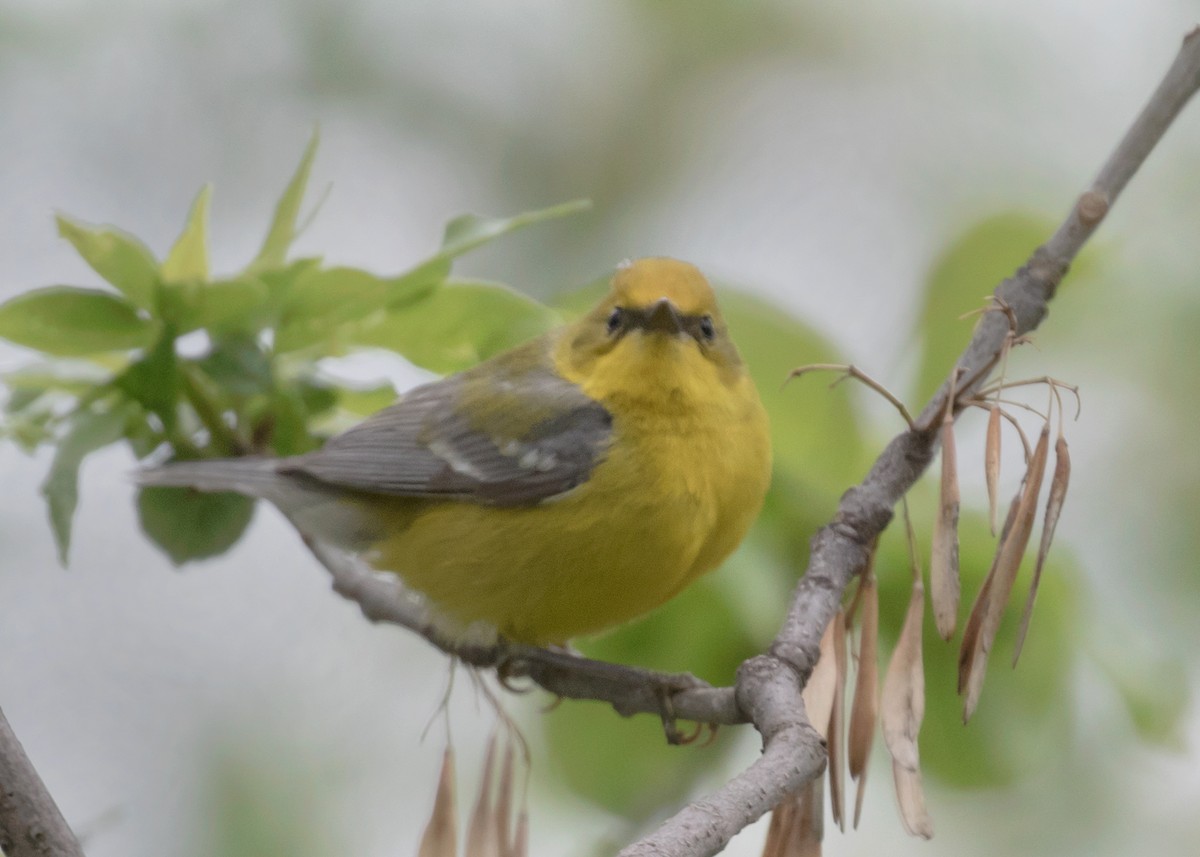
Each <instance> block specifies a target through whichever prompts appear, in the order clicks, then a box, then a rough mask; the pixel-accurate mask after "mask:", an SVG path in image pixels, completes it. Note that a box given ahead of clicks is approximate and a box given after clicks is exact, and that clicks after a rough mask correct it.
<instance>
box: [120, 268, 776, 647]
mask: <svg viewBox="0 0 1200 857" xmlns="http://www.w3.org/2000/svg"><path fill="white" fill-rule="evenodd" d="M770 467H771V451H770V439H769V436H768V428H767V418H766V413H765V412H764V410H763V407H762V404H761V402H760V401H759V398H758V393H757V392H756V391H755V389H754V385H753V382H752V381H751V380H750V376H749V374H748V373H747V371H746V367H745V365H744V364H743V363H742V360H741V358H740V356H739V355H738V352H737V349H736V348H735V347H734V344H733V342H732V341H731V340H730V338H729V334H728V332H727V330H726V327H725V324H724V322H723V321H722V319H721V314H720V312H719V310H718V309H717V304H716V300H715V298H714V296H713V292H712V288H711V287H710V286H709V284H708V282H707V281H706V280H705V278H704V276H703V275H702V274H701V273H700V272H699V271H698V270H697V269H696V268H694V267H693V266H691V265H688V264H686V263H684V262H679V261H676V260H673V259H642V260H640V261H637V262H633V263H628V264H626V265H623V266H621V267H620V268H619V269H618V271H617V273H616V275H615V276H614V278H613V281H612V291H611V292H610V293H609V295H608V296H607V297H605V298H604V300H602V301H601V302H600V304H599V305H598V306H596V307H595V309H593V310H592V311H591V312H590V313H588V314H587V315H586V316H584V317H583V318H581V319H580V320H579V321H577V322H575V323H574V324H570V325H568V326H566V327H563V328H561V329H559V330H556V331H553V332H551V333H548V334H546V335H545V336H543V337H541V338H539V339H536V340H534V341H532V342H529V343H526V344H525V345H522V346H519V347H517V348H514V349H512V350H511V351H508V352H505V353H504V354H500V355H498V356H496V357H494V358H492V359H491V360H488V361H486V362H484V363H481V364H480V365H479V366H476V367H475V368H473V369H470V370H468V371H466V372H462V373H459V374H457V375H452V376H450V377H447V378H444V379H442V380H440V381H436V382H434V383H431V384H426V385H424V386H421V387H417V388H416V389H414V390H412V391H411V392H409V393H408V394H407V395H406V396H404V397H403V399H402V400H401V401H400V402H399V403H398V404H395V405H393V406H391V407H389V408H386V409H384V410H382V411H380V412H379V413H377V414H375V415H374V416H372V417H370V418H369V419H367V420H366V421H364V422H363V423H362V424H360V425H358V426H356V427H354V428H352V429H350V430H349V431H347V432H345V433H343V434H340V435H338V436H336V437H334V438H332V439H331V440H329V441H328V443H326V444H325V446H324V447H323V448H322V449H321V450H319V451H317V452H312V453H309V454H307V455H300V456H295V457H292V458H282V459H248V458H242V459H224V460H213V461H194V462H181V463H177V464H169V465H166V466H164V467H160V468H155V469H151V470H147V471H144V472H143V473H142V474H141V475H140V481H141V482H142V483H143V484H147V485H179V486H192V487H195V488H198V489H200V490H204V491H223V490H232V491H238V492H241V493H243V494H248V495H251V496H255V497H262V498H265V499H267V500H270V501H271V502H272V503H274V504H275V505H276V506H278V507H279V508H280V509H281V510H282V511H283V512H284V514H286V515H287V516H288V517H289V518H291V519H292V520H293V521H294V522H295V524H296V525H297V527H298V528H299V529H300V530H301V531H302V532H304V533H306V534H308V535H310V536H312V537H315V538H317V539H320V540H323V541H326V542H328V543H330V544H332V545H335V546H338V547H341V548H345V549H349V550H352V551H354V552H357V553H358V554H359V555H361V556H362V557H363V558H364V559H366V560H367V561H368V562H369V563H370V564H371V565H372V566H374V567H375V568H378V569H385V570H388V571H393V572H396V573H397V574H399V575H400V576H401V577H402V578H403V580H404V581H405V583H407V584H408V585H409V586H410V587H411V588H413V589H415V590H417V591H419V592H421V593H424V595H425V596H427V598H428V600H429V602H430V604H431V606H432V607H433V608H434V610H435V611H436V612H437V613H438V615H439V617H440V618H441V619H442V620H443V621H444V623H445V624H447V625H448V626H450V627H458V628H463V627H465V626H467V625H470V624H471V623H476V622H482V623H486V624H487V625H489V626H491V627H493V628H495V629H496V630H497V631H499V632H500V633H501V634H503V635H504V636H506V637H508V638H509V639H512V640H515V641H519V642H527V643H536V644H549V643H565V642H566V641H567V640H568V639H570V638H572V637H575V636H578V635H581V634H590V633H594V632H596V631H601V630H603V629H605V628H609V627H612V626H613V625H617V624H619V623H621V622H624V621H626V620H628V619H631V618H633V617H635V616H638V615H640V614H642V613H644V612H646V611H648V610H651V609H653V608H654V607H657V606H658V605H660V604H662V603H663V602H664V601H666V600H667V599H669V598H670V597H671V596H673V595H675V594H676V593H677V592H679V591H680V590H681V589H683V588H684V587H685V586H686V585H687V584H688V583H690V582H691V581H693V580H694V579H696V577H698V576H699V575H701V574H703V573H704V572H707V571H710V570H712V569H713V568H715V567H716V566H717V565H718V564H720V562H721V561H722V560H723V559H724V558H725V557H726V556H728V555H729V553H730V552H731V551H732V550H733V549H734V548H735V547H736V546H737V544H738V543H739V542H740V541H741V540H742V537H743V536H744V535H745V533H746V530H747V529H748V528H749V527H750V524H751V522H752V521H753V520H754V518H755V517H756V516H757V514H758V511H759V509H760V508H761V506H762V502H763V496H764V495H765V493H766V490H767V484H768V481H769V478H770Z"/></svg>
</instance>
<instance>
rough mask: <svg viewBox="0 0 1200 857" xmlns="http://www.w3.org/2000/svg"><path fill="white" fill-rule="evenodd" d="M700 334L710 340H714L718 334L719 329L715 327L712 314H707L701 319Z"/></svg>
mask: <svg viewBox="0 0 1200 857" xmlns="http://www.w3.org/2000/svg"><path fill="white" fill-rule="evenodd" d="M700 335H701V336H703V337H704V338H705V339H706V340H708V341H709V342H712V341H713V337H714V336H716V335H717V330H716V328H715V327H713V320H712V316H711V315H706V316H704V317H703V318H701V319H700Z"/></svg>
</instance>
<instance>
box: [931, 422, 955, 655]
mask: <svg viewBox="0 0 1200 857" xmlns="http://www.w3.org/2000/svg"><path fill="white" fill-rule="evenodd" d="M940 495H941V496H940V503H939V510H938V516H937V519H936V520H935V521H934V524H933V549H932V555H931V558H930V562H929V585H930V589H931V593H930V594H931V596H932V600H933V619H934V622H935V624H936V625H937V630H938V634H940V635H941V637H942V639H943V640H949V639H950V638H951V637H953V636H954V628H955V626H956V625H957V624H958V599H959V591H960V584H959V576H958V507H959V493H958V455H957V452H956V451H955V446H954V421H953V419H952V418H951V415H950V413H949V411H947V415H946V419H945V421H944V422H943V423H942V483H941V492H940Z"/></svg>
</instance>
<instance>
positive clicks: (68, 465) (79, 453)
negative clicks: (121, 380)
mask: <svg viewBox="0 0 1200 857" xmlns="http://www.w3.org/2000/svg"><path fill="white" fill-rule="evenodd" d="M129 417H130V410H129V407H128V406H123V405H118V406H116V407H113V408H110V409H108V410H105V411H96V410H81V411H77V412H76V413H75V414H74V415H73V416H72V417H71V418H70V421H69V423H68V428H67V432H66V434H65V435H63V437H62V439H61V440H60V441H59V442H58V450H57V452H55V454H54V460H53V461H52V462H51V464H50V472H49V474H47V476H46V481H45V482H43V483H42V489H41V493H42V496H43V497H45V498H46V503H47V506H48V508H49V511H50V527H51V529H52V530H53V531H54V541H55V544H57V545H58V558H59V562H61V563H62V564H63V566H66V564H67V552H68V549H69V548H70V545H71V521H72V519H73V518H74V516H75V507H76V505H77V504H78V502H79V466H80V464H82V463H83V460H84V458H86V457H87V456H88V455H89V454H90V453H92V452H94V451H96V450H97V449H100V448H102V447H105V446H108V445H109V444H110V443H115V442H116V441H118V440H120V439H121V438H122V437H123V436H124V434H125V425H126V423H127V422H128V420H129Z"/></svg>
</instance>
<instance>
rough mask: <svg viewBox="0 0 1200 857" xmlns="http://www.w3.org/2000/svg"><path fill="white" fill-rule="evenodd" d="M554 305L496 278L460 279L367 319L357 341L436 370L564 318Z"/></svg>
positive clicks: (477, 357)
mask: <svg viewBox="0 0 1200 857" xmlns="http://www.w3.org/2000/svg"><path fill="white" fill-rule="evenodd" d="M561 320H562V319H561V317H560V316H559V314H558V313H556V312H555V311H554V310H552V309H549V308H548V307H545V306H543V305H542V304H540V303H538V302H537V301H535V300H533V299H531V298H528V297H526V296H525V295H522V294H520V293H519V292H515V291H513V290H512V289H509V288H506V287H504V286H500V285H497V284H494V283H478V282H454V283H447V284H446V285H444V286H442V287H441V288H439V289H435V290H433V291H432V292H430V293H429V294H428V295H427V296H426V297H425V298H423V299H422V300H419V301H417V302H416V303H412V304H408V305H406V306H403V307H401V308H399V309H395V310H392V311H390V312H388V313H386V314H383V315H381V316H379V317H378V320H377V321H372V322H370V323H367V324H363V325H362V326H360V327H358V328H357V329H355V330H354V331H352V332H351V333H349V334H348V335H347V340H348V341H349V342H351V343H353V344H354V345H366V346H377V347H380V348H389V349H391V350H393V351H396V352H397V353H399V354H402V355H403V356H404V357H405V358H407V359H408V360H410V361H411V362H413V363H415V364H416V365H418V366H423V367H424V368H426V369H429V370H431V371H433V372H440V373H448V372H457V371H459V370H461V369H465V368H467V367H469V366H474V365H475V364H476V363H478V362H480V361H481V360H486V359H487V358H488V357H491V356H492V355H494V354H498V353H500V352H501V351H504V350H506V349H508V348H512V347H513V346H514V345H518V344H520V343H522V342H525V341H527V340H529V339H532V338H533V337H535V336H537V335H539V334H541V333H544V332H545V331H547V330H549V329H550V328H552V327H554V326H555V325H557V324H560V323H561Z"/></svg>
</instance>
